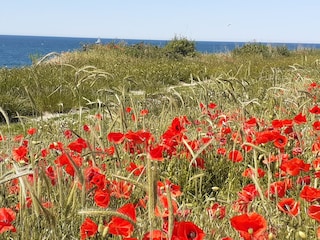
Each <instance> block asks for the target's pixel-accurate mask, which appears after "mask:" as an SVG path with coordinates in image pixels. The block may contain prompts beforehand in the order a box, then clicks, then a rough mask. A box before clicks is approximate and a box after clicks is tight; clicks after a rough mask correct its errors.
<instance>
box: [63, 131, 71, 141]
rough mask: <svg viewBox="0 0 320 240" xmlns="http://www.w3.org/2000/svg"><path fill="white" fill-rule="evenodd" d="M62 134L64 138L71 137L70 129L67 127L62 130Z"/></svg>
mask: <svg viewBox="0 0 320 240" xmlns="http://www.w3.org/2000/svg"><path fill="white" fill-rule="evenodd" d="M63 135H64V136H65V137H66V139H70V138H71V137H72V131H71V130H69V129H67V130H65V131H64V132H63Z"/></svg>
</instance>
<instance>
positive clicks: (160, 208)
mask: <svg viewBox="0 0 320 240" xmlns="http://www.w3.org/2000/svg"><path fill="white" fill-rule="evenodd" d="M171 204H172V208H173V214H177V212H178V204H177V202H176V200H174V198H172V199H171ZM154 214H155V216H157V217H161V218H165V217H169V214H170V213H169V201H168V198H167V196H166V195H161V196H160V197H159V204H157V206H156V207H155V209H154Z"/></svg>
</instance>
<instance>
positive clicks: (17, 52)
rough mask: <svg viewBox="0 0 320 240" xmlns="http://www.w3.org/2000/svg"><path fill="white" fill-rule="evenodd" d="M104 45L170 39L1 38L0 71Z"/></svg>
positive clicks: (223, 49) (210, 48) (225, 48)
mask: <svg viewBox="0 0 320 240" xmlns="http://www.w3.org/2000/svg"><path fill="white" fill-rule="evenodd" d="M97 41H99V42H100V43H101V44H107V43H111V42H113V43H125V44H127V45H134V44H138V43H144V44H151V45H156V46H159V47H163V46H165V45H166V44H167V43H168V42H169V41H170V40H144V39H112V38H101V39H100V38H75V37H45V36H16V35H0V68H21V67H28V66H31V65H32V60H34V59H39V58H41V57H42V56H45V55H46V54H49V53H51V52H57V53H62V52H70V51H75V50H82V49H83V47H84V46H85V45H88V44H95V43H96V42H97ZM194 42H195V46H196V50H197V51H198V52H200V53H208V54H210V53H227V52H230V51H232V50H233V49H235V48H236V47H241V46H243V45H244V44H246V43H248V42H223V41H194ZM261 44H267V45H271V46H286V47H287V48H288V49H289V50H297V49H320V44H319V43H314V44H312V43H263V42H262V43H261Z"/></svg>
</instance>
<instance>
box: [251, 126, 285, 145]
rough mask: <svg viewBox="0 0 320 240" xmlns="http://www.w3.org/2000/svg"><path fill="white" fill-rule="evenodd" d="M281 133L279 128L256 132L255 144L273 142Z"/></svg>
mask: <svg viewBox="0 0 320 240" xmlns="http://www.w3.org/2000/svg"><path fill="white" fill-rule="evenodd" d="M278 135H279V132H278V131H277V130H265V131H262V132H257V133H256V134H255V136H256V140H255V144H258V145H259V144H263V143H267V142H271V141H273V140H274V139H276V137H277V136H278Z"/></svg>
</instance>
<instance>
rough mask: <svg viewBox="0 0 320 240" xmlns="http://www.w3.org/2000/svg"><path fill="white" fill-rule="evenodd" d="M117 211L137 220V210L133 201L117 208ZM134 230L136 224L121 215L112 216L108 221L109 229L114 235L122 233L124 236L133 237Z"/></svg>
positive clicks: (134, 220)
mask: <svg viewBox="0 0 320 240" xmlns="http://www.w3.org/2000/svg"><path fill="white" fill-rule="evenodd" d="M117 212H119V213H122V214H124V215H127V216H128V217H129V218H131V219H132V221H133V222H136V221H137V219H136V210H135V208H134V205H133V204H132V203H128V204H125V205H124V206H122V207H121V208H119V209H118V210H117ZM133 230H134V226H133V225H132V223H131V222H129V221H128V220H125V219H123V218H121V217H112V218H111V221H110V222H109V223H108V231H109V233H110V234H113V235H121V236H122V237H131V235H132V233H133Z"/></svg>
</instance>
